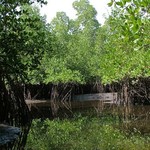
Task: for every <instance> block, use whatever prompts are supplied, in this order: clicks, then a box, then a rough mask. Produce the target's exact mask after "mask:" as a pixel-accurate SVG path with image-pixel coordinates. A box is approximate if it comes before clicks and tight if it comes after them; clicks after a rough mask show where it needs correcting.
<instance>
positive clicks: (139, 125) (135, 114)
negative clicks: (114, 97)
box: [96, 105, 150, 135]
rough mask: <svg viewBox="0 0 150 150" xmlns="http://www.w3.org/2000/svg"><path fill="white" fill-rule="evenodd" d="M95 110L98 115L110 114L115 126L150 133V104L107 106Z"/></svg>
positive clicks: (129, 130)
mask: <svg viewBox="0 0 150 150" xmlns="http://www.w3.org/2000/svg"><path fill="white" fill-rule="evenodd" d="M96 111H97V112H98V111H99V112H98V114H100V116H107V117H108V116H110V118H112V119H114V121H115V123H114V124H115V126H116V127H117V128H119V129H121V130H123V131H126V132H136V131H137V132H140V133H141V134H144V135H145V134H146V135H150V105H148V106H141V105H139V106H109V107H104V108H101V109H99V110H98V109H97V110H96Z"/></svg>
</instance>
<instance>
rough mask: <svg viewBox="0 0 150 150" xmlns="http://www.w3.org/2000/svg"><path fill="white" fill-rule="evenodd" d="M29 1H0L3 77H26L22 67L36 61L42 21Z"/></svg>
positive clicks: (0, 50)
mask: <svg viewBox="0 0 150 150" xmlns="http://www.w3.org/2000/svg"><path fill="white" fill-rule="evenodd" d="M38 2H41V3H45V2H44V1H40V0H39V1H38ZM31 3H33V1H29V0H23V1H22V0H19V1H16V0H14V1H11V0H8V1H2V2H1V5H0V10H1V11H0V18H1V25H0V67H1V72H2V73H0V74H2V76H3V77H6V76H7V78H8V76H9V78H10V77H11V78H13V79H14V80H19V79H20V78H22V79H23V78H24V77H25V78H26V77H27V76H26V75H27V74H26V71H27V70H28V69H29V70H30V69H33V68H35V67H36V66H37V65H38V64H39V59H40V57H41V54H42V51H43V46H44V44H45V39H44V38H45V31H46V30H45V22H44V20H43V18H42V17H41V16H40V14H39V10H38V9H35V8H33V7H31V6H30V4H31ZM39 37H40V38H39ZM41 43H44V44H43V45H41Z"/></svg>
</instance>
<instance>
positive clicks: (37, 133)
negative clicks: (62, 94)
mask: <svg viewBox="0 0 150 150" xmlns="http://www.w3.org/2000/svg"><path fill="white" fill-rule="evenodd" d="M123 109H127V108H123V107H122V110H121V109H120V110H121V111H122V112H123ZM130 109H131V108H130ZM138 109H139V108H136V109H135V108H134V111H135V110H136V111H138V112H139V110H138ZM143 109H145V108H143ZM111 110H114V112H113V111H110V109H109V111H108V110H106V111H104V112H103V113H102V112H101V113H100V112H99V113H98V112H96V111H93V110H86V111H85V110H84V111H83V110H82V111H81V110H80V113H79V111H78V112H76V113H74V115H73V116H72V117H71V118H66V117H65V119H64V118H63V119H62V118H56V119H54V120H50V119H45V120H42V119H35V120H33V122H32V126H31V130H30V132H29V135H28V140H27V145H26V147H25V149H26V150H29V149H33V150H34V149H36V150H55V149H56V150H79V149H80V150H127V149H131V150H148V149H150V128H149V122H150V114H148V116H147V117H148V118H146V112H147V113H150V111H149V108H146V110H147V111H145V114H142V115H141V116H140V115H139V116H137V114H136V113H135V112H134V114H131V112H130V114H126V116H125V114H121V112H120V113H118V110H117V107H116V108H115V109H113V108H111ZM141 112H142V111H141ZM128 113H129V112H128ZM132 113H133V112H132ZM134 115H136V116H134ZM136 117H137V118H136ZM138 117H139V118H138ZM141 117H143V118H141ZM136 119H137V121H136ZM146 119H148V121H149V122H146ZM141 122H142V124H141ZM135 124H136V125H137V126H136V125H135ZM141 125H142V126H141Z"/></svg>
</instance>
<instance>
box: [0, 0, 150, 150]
mask: <svg viewBox="0 0 150 150" xmlns="http://www.w3.org/2000/svg"><path fill="white" fill-rule="evenodd" d="M34 4H35V1H33V0H13V1H12V0H7V1H6V0H1V1H0V19H1V22H0V123H6V124H8V125H11V126H17V127H20V129H21V131H22V134H21V135H20V138H19V140H18V142H17V143H16V144H15V145H13V144H10V145H9V144H8V145H6V146H5V149H14V150H15V149H18V150H21V149H24V147H25V144H26V140H27V135H28V132H29V129H30V126H31V122H32V121H31V120H32V118H31V116H30V114H29V109H28V107H27V105H26V103H25V99H26V98H27V97H29V96H30V91H29V92H28V89H26V86H27V85H30V86H35V85H36V86H38V85H42V86H43V85H48V86H49V85H52V87H51V88H50V89H49V90H48V92H47V93H48V99H50V100H51V101H52V103H53V106H52V108H51V109H52V112H53V116H54V117H58V116H57V115H58V114H57V111H58V109H57V102H64V101H65V102H68V100H70V99H69V98H70V97H71V96H72V94H80V93H83V94H84V93H86V92H87V91H89V90H86V88H83V87H84V86H85V87H87V89H88V88H89V86H87V85H92V88H91V89H96V90H90V92H91V93H92V92H93V93H96V92H106V91H107V90H108V92H118V93H119V96H120V98H121V103H122V105H130V104H135V105H137V104H141V105H143V104H149V102H150V34H149V33H150V4H149V0H139V1H136V0H118V1H115V0H110V2H109V3H108V5H109V7H111V9H112V10H111V14H110V16H109V17H108V18H106V21H105V23H104V24H103V25H101V24H100V23H99V22H98V21H97V19H96V14H97V12H96V10H95V8H94V7H93V6H92V5H91V4H90V2H89V1H88V0H76V1H75V2H74V3H73V8H74V9H75V10H76V12H77V14H76V19H70V18H69V17H68V16H67V15H66V13H65V12H58V13H57V14H56V17H55V18H54V19H53V20H52V21H51V22H47V21H46V17H45V16H41V15H40V10H39V8H38V7H37V6H35V5H34ZM36 4H40V5H41V6H42V5H44V4H46V1H45V0H37V3H36ZM93 87H94V88H93ZM95 87H96V88H95ZM107 87H109V88H107ZM106 89H107V90H106ZM37 91H38V92H37V93H36V94H35V95H37V96H38V94H39V93H40V89H39V90H37ZM35 95H34V96H35ZM34 96H33V97H32V92H31V98H33V99H34ZM43 98H44V97H43ZM87 118H88V119H87ZM108 118H109V119H110V120H111V117H108ZM105 119H106V118H105ZM105 119H104V120H103V119H101V118H100V119H99V118H94V117H84V116H83V117H77V118H76V117H75V118H73V119H71V120H70V119H69V120H67V119H64V120H59V119H58V120H53V121H52V120H51V121H50V120H46V121H40V120H35V121H33V124H32V127H31V130H30V133H29V136H28V144H27V148H30V147H31V149H38V148H39V149H40V147H36V148H35V147H32V146H33V145H32V144H36V145H37V143H35V141H36V140H38V139H39V140H40V141H39V143H41V145H42V144H46V145H42V147H43V149H46V150H47V149H48V144H51V146H52V147H53V148H54V149H55V147H57V148H56V149H59V148H61V147H59V148H58V144H59V142H63V143H62V145H63V144H64V143H65V142H66V141H68V144H67V145H65V144H64V147H67V148H71V147H72V149H78V148H79V147H78V145H79V146H81V149H84V148H83V147H86V144H87V145H88V144H89V148H90V147H94V145H93V143H91V142H88V141H92V140H94V141H95V142H97V145H95V146H97V147H94V148H95V149H99V148H100V149H105V148H108V149H109V148H110V147H109V144H106V145H105V143H106V141H107V138H108V139H109V138H110V139H109V140H110V142H111V143H110V145H111V147H112V148H113V146H115V147H114V149H117V148H118V147H119V148H120V149H123V148H126V146H127V148H126V149H139V148H141V149H142V148H143V149H144V148H145V149H146V148H147V149H149V144H148V143H147V141H149V137H147V136H145V137H143V135H138V134H137V135H132V134H127V135H126V133H124V132H122V131H120V130H119V129H118V128H114V127H112V125H111V124H109V121H108V124H107V119H106V120H105ZM109 119H108V120H109ZM117 120H118V119H117ZM117 120H116V121H117ZM105 121H106V125H104V124H105ZM85 122H87V124H88V125H89V126H87V124H85ZM103 123H104V124H103ZM98 124H101V126H102V128H100V126H98ZM51 126H52V127H53V126H54V127H53V128H54V129H53V130H50V128H51ZM65 126H68V129H66V127H65ZM33 127H34V128H33ZM61 127H62V129H61ZM87 127H88V129H89V130H87V132H86V130H85V129H87ZM56 128H58V129H60V130H59V131H58V130H57V129H56ZM80 128H81V129H82V130H80ZM39 129H40V130H41V131H40V130H39ZM65 130H66V131H65ZM92 130H93V131H92ZM46 131H47V132H46ZM41 132H43V133H41ZM61 132H63V134H64V137H63V134H61ZM74 132H75V133H74ZM96 132H97V133H99V134H97V135H96ZM100 132H101V133H100ZM109 132H110V133H111V135H114V138H111V136H110V135H108V136H107V134H106V135H103V133H108V134H109ZM39 133H40V135H42V136H43V138H45V140H47V142H45V143H43V142H41V141H42V140H43V139H42V136H41V137H39ZM44 133H46V134H49V133H50V134H51V135H53V134H55V136H54V139H55V140H54V141H53V139H48V138H47V137H48V136H49V137H51V135H50V134H49V135H46V134H44ZM73 133H74V134H73ZM57 134H58V135H59V134H60V135H59V136H57ZM86 134H87V135H88V136H86ZM73 135H74V136H73ZM79 135H80V136H79ZM92 135H93V136H92ZM70 136H71V137H72V139H71V138H69V137H70ZM103 136H104V139H105V138H106V141H105V140H103V139H101V137H103ZM34 137H35V138H34ZM75 137H76V138H77V137H78V139H80V138H81V140H76V138H75ZM88 137H89V139H88ZM92 137H93V139H92ZM36 138H38V139H36ZM52 138H53V137H52ZM65 138H66V139H67V140H65ZM33 139H34V140H35V141H33ZM60 139H61V140H62V141H61V140H60ZM114 139H116V141H114V142H116V145H112V143H113V140H114ZM123 139H124V140H125V141H126V142H127V143H129V144H125V143H124V142H123ZM49 140H51V143H49ZM101 140H103V142H101V145H100V143H99V141H101ZM82 141H83V143H82ZM139 141H140V142H139ZM55 142H56V143H55ZM73 143H78V144H77V145H75V144H73ZM102 143H103V144H104V145H103V144H102ZM120 143H123V145H124V146H123V145H121V144H120ZM137 143H138V144H137ZM145 143H146V144H145ZM36 145H35V146H36ZM137 145H139V146H137ZM10 146H11V147H10ZM105 146H106V147H105ZM107 146H108V147H107ZM117 146H118V147H117ZM128 146H131V147H128ZM132 146H133V147H132ZM42 147H41V149H42ZM104 147H105V148H104ZM0 148H1V146H0ZM87 149H88V148H87Z"/></svg>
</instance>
